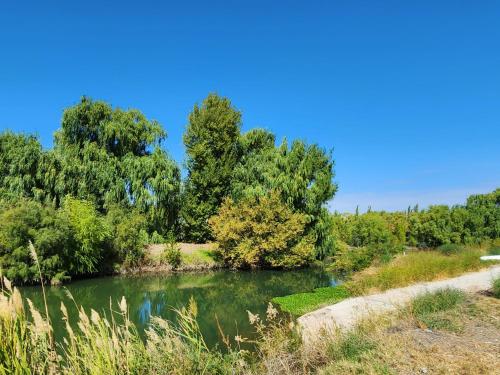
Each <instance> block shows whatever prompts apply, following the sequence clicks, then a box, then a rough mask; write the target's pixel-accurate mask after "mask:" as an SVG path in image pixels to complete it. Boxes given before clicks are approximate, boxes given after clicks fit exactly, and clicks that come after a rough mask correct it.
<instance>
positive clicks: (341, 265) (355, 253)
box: [330, 242, 403, 274]
mask: <svg viewBox="0 0 500 375" xmlns="http://www.w3.org/2000/svg"><path fill="white" fill-rule="evenodd" d="M402 248H403V246H402V245H399V244H397V243H394V242H387V243H377V244H371V245H367V246H363V247H357V248H353V247H350V248H349V247H345V248H343V249H342V250H339V251H338V252H337V253H336V254H335V257H334V263H333V264H332V266H331V267H330V268H331V269H332V270H333V271H335V272H340V273H344V274H347V273H352V272H357V271H361V270H363V269H365V268H367V267H369V266H371V265H372V263H373V262H374V261H376V260H378V261H379V262H380V263H388V262H389V261H390V260H391V259H392V258H393V257H394V255H395V254H397V253H399V252H401V251H402Z"/></svg>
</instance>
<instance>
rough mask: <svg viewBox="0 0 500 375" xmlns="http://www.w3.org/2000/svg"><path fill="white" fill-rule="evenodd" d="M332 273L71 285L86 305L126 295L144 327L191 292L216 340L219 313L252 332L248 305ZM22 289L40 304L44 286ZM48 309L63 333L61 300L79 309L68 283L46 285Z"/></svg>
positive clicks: (323, 280) (237, 329)
mask: <svg viewBox="0 0 500 375" xmlns="http://www.w3.org/2000/svg"><path fill="white" fill-rule="evenodd" d="M329 282H330V277H329V276H328V275H327V274H325V273H323V272H321V271H318V270H313V269H305V270H299V271H290V272H280V271H258V272H231V271H219V272H211V273H206V274H176V275H169V276H158V275H156V276H143V277H112V278H100V279H90V280H82V281H78V282H75V283H72V284H69V285H68V286H67V288H68V290H69V291H70V292H71V293H72V294H73V296H74V298H75V300H76V302H77V303H78V304H79V305H82V306H83V307H84V308H85V309H87V310H89V309H90V308H93V309H94V310H96V311H98V312H102V311H107V315H109V305H110V300H111V301H112V303H113V305H114V306H115V307H116V302H117V301H119V299H120V298H121V296H125V298H126V299H127V302H128V306H129V312H130V318H131V319H132V321H134V323H135V324H137V326H138V328H139V330H140V331H142V330H143V329H144V328H145V327H146V326H147V324H148V323H149V319H150V316H151V315H158V316H161V317H163V318H166V319H170V320H174V319H175V312H174V311H173V308H181V307H182V306H185V305H186V304H187V303H188V301H189V299H190V297H193V298H194V299H195V301H196V303H197V305H198V322H199V324H200V327H201V329H202V331H203V333H204V335H205V336H206V339H207V341H208V342H209V343H210V344H214V343H216V342H217V341H218V330H217V323H216V317H217V319H218V321H219V323H220V325H221V327H222V328H223V330H224V333H225V334H228V335H230V336H234V335H236V334H237V333H239V334H242V335H247V336H249V335H250V334H251V332H252V331H253V330H252V329H251V327H250V325H249V323H248V317H247V313H246V311H247V310H250V311H252V312H253V313H258V314H261V316H263V315H264V314H265V310H266V307H267V303H268V302H269V301H270V300H271V298H272V297H275V296H281V295H286V294H290V293H296V292H301V291H307V290H311V289H314V288H317V287H321V286H327V285H329ZM23 295H24V296H25V297H28V298H30V299H32V300H33V302H34V303H35V305H36V306H38V307H39V308H42V306H43V299H42V296H41V291H40V288H36V287H31V288H24V290H23ZM47 295H48V300H49V314H50V316H51V318H52V320H53V323H54V325H55V333H56V336H58V337H61V334H62V328H63V324H62V319H61V312H60V303H61V301H63V302H64V303H65V304H66V306H67V308H68V311H69V314H70V319H71V320H72V321H73V322H76V320H77V318H78V315H77V310H76V307H75V306H74V304H73V302H72V301H70V300H69V298H68V297H67V296H66V293H65V291H64V288H48V293H47Z"/></svg>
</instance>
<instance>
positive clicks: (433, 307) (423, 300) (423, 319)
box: [411, 288, 466, 330]
mask: <svg viewBox="0 0 500 375" xmlns="http://www.w3.org/2000/svg"><path fill="white" fill-rule="evenodd" d="M465 298H466V295H465V293H464V292H462V291H461V290H458V289H453V288H445V289H441V290H438V291H436V292H433V293H425V294H423V295H421V296H418V297H417V298H415V299H414V300H413V302H412V303H411V310H412V312H413V315H414V316H415V318H416V319H417V321H419V322H420V323H422V324H423V325H425V326H426V327H428V328H431V329H447V330H456V329H457V327H456V324H455V322H454V320H453V319H452V318H453V314H452V313H451V312H450V310H454V309H456V308H457V307H458V306H459V305H461V304H462V303H463V302H464V301H465Z"/></svg>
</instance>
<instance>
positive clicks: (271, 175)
mask: <svg viewBox="0 0 500 375" xmlns="http://www.w3.org/2000/svg"><path fill="white" fill-rule="evenodd" d="M241 150H242V157H241V159H240V161H239V163H238V164H237V166H236V168H235V170H234V174H233V180H232V186H231V196H232V198H233V199H235V200H239V199H243V198H248V197H253V196H263V195H266V194H269V193H270V192H272V191H276V192H278V193H279V196H280V198H281V201H282V202H283V203H285V204H287V205H288V206H289V207H290V208H291V209H292V210H293V211H294V212H297V213H301V214H303V215H305V217H306V218H307V221H306V226H305V231H304V234H305V235H311V236H312V237H313V238H314V242H315V249H316V250H315V251H316V255H317V256H318V257H319V258H322V257H324V256H325V255H327V254H328V253H329V252H330V250H331V248H332V237H331V233H330V232H329V221H330V218H329V214H328V211H327V209H326V208H325V203H326V202H327V201H329V200H330V199H331V198H332V197H333V195H334V194H335V191H336V186H335V184H334V183H333V181H332V179H333V160H332V157H331V155H330V153H327V152H325V151H324V150H322V149H321V148H319V147H318V146H317V145H307V144H306V143H304V142H303V141H294V142H292V144H291V146H290V147H289V146H288V143H287V142H286V140H284V141H283V142H282V143H281V144H280V145H279V146H277V147H276V146H275V144H274V136H273V135H272V134H270V133H268V132H266V131H264V130H260V129H257V130H254V131H250V132H249V133H246V134H244V135H243V137H242V138H241Z"/></svg>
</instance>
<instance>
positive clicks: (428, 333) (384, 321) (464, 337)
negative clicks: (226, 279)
mask: <svg viewBox="0 0 500 375" xmlns="http://www.w3.org/2000/svg"><path fill="white" fill-rule="evenodd" d="M486 287H487V288H490V287H491V286H486ZM101 289H102V288H101ZM134 295H137V294H136V293H135V294H134ZM251 295H255V293H251ZM21 298H22V297H21V295H20V293H19V292H18V291H16V290H15V289H12V288H11V286H10V284H9V283H8V282H5V281H4V285H3V287H2V289H1V298H0V334H1V337H2V340H1V341H0V370H4V372H6V373H10V372H15V371H17V372H19V373H21V372H22V373H47V374H59V373H64V374H69V373H71V374H84V373H85V374H86V373H99V374H101V373H105V374H123V373H131V374H137V373H141V374H145V375H146V374H176V375H184V374H198V373H204V374H228V375H229V374H232V375H236V374H241V375H257V374H270V375H274V374H289V375H299V374H324V375H326V374H332V373H341V374H360V373H363V374H399V373H401V374H406V373H463V374H471V373H485V374H489V373H494V371H495V370H496V369H498V368H499V366H500V358H499V357H498V352H499V350H500V342H499V341H498V337H500V324H499V322H500V300H499V299H496V298H494V297H493V296H492V294H490V293H488V292H481V293H474V294H466V293H464V292H462V291H460V290H456V289H441V290H437V291H435V292H433V293H425V294H423V295H418V296H416V297H415V298H413V299H412V300H411V301H409V302H408V303H407V304H405V305H404V306H401V307H400V308H399V309H398V310H396V311H393V312H391V313H390V314H382V315H377V314H372V315H370V316H369V317H368V318H367V319H364V320H362V321H359V322H358V323H357V324H356V325H355V326H353V327H351V329H349V330H346V331H332V332H329V333H324V334H323V335H322V336H321V340H319V341H317V342H316V343H315V345H304V344H303V342H302V341H301V339H300V336H298V335H297V330H296V326H295V325H294V324H293V323H292V322H290V321H287V320H282V318H281V317H280V316H279V314H278V313H277V310H276V309H275V308H274V307H273V306H272V305H269V306H268V307H267V310H266V311H264V312H263V313H261V314H256V313H248V319H249V321H250V324H251V325H252V327H253V329H254V332H255V336H254V338H252V339H249V338H248V337H247V336H245V335H241V334H237V335H236V336H235V341H236V344H231V343H230V342H229V341H227V347H226V349H225V350H224V351H220V350H217V349H214V348H210V347H209V346H208V345H207V342H206V339H205V336H204V335H203V334H202V333H201V331H200V328H199V325H198V321H199V319H203V318H204V315H203V314H202V313H201V311H200V310H199V309H198V307H197V306H196V304H195V303H194V302H190V303H189V304H188V305H187V306H186V307H184V308H179V309H178V310H176V311H175V314H176V317H177V318H176V319H177V323H176V324H171V323H169V322H168V321H166V320H163V319H161V318H153V320H152V323H153V324H152V326H151V327H150V328H149V329H148V330H147V332H146V340H141V339H140V337H139V336H138V334H137V331H136V328H135V326H134V324H133V323H132V322H131V321H130V319H129V312H130V311H131V308H130V307H129V304H128V302H127V300H126V299H125V298H122V299H121V300H120V301H119V303H118V304H116V303H114V302H113V306H110V310H109V311H107V312H106V313H105V314H103V313H102V312H97V311H96V310H84V309H83V308H81V307H76V306H77V304H78V300H77V299H75V300H74V302H76V304H73V305H74V306H75V307H76V308H77V309H78V314H77V315H76V317H75V316H72V315H70V314H68V311H67V308H66V307H65V306H64V305H63V306H62V307H61V310H62V314H63V316H64V320H65V321H68V322H69V323H75V324H76V323H78V324H77V326H78V328H77V329H75V330H73V329H70V328H68V327H70V326H69V325H67V326H66V328H65V329H66V331H65V334H64V337H65V339H66V341H65V342H63V341H54V339H53V336H52V332H53V329H52V328H51V327H52V324H53V323H52V322H51V321H50V320H47V319H45V317H44V313H41V312H40V311H39V310H37V309H36V308H35V307H34V306H33V305H32V304H31V303H28V305H29V308H28V310H24V309H23V306H22V303H21V301H22V300H21ZM68 307H69V306H68ZM199 313H200V314H199ZM28 315H30V320H28V319H27V317H28ZM109 319H112V320H109ZM225 337H226V339H227V340H228V339H229V338H230V337H229V336H225ZM224 342H226V341H224ZM245 343H251V344H252V345H254V347H255V350H253V351H248V350H245V349H243V347H242V345H243V344H245ZM57 348H59V349H57ZM57 350H61V351H60V353H61V354H60V355H57V354H56V353H57Z"/></svg>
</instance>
